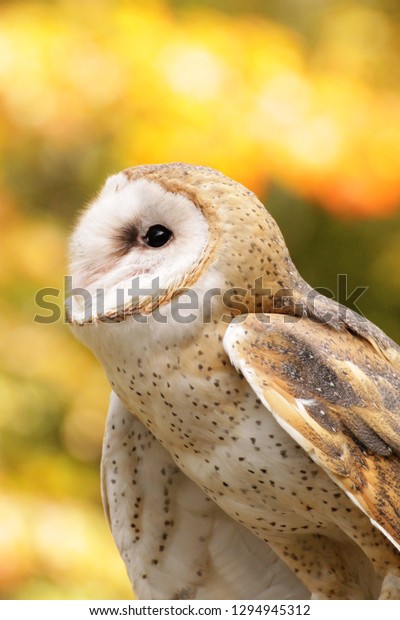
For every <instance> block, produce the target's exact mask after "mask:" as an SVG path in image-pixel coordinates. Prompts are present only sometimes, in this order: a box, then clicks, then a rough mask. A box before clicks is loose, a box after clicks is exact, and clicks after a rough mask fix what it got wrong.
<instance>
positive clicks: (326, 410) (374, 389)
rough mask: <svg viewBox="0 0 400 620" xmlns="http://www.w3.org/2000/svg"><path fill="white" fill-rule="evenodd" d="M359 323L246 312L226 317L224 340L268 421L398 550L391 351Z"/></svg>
mask: <svg viewBox="0 0 400 620" xmlns="http://www.w3.org/2000/svg"><path fill="white" fill-rule="evenodd" d="M364 320H365V319H364ZM364 330H365V332H366V333H368V334H369V337H368V338H364V337H361V336H360V335H356V334H355V333H354V331H350V330H340V331H339V330H337V329H335V328H334V327H330V326H329V325H327V324H321V323H319V322H317V321H314V320H312V319H310V318H305V317H301V318H295V317H288V316H283V315H254V314H253V315H246V316H245V317H238V318H237V319H235V320H234V321H233V322H232V323H231V325H230V326H229V327H228V330H227V332H226V335H225V339H224V346H225V349H226V351H227V353H228V355H229V356H230V359H231V362H232V363H233V364H234V366H235V367H236V368H237V369H238V370H239V371H240V372H241V373H242V374H243V375H244V376H245V378H246V379H247V381H248V382H249V384H250V385H251V387H252V388H253V389H254V391H255V392H256V394H257V396H258V397H259V398H260V400H261V401H262V402H263V404H264V405H265V406H266V407H267V409H268V410H269V411H270V412H271V413H272V414H273V415H274V417H275V418H276V420H277V421H278V423H279V424H280V425H281V426H282V427H283V428H284V429H285V430H286V431H287V432H288V433H289V434H290V435H291V436H292V438H293V439H294V440H295V441H297V442H298V443H299V444H300V445H301V446H302V447H303V448H304V449H305V450H306V451H307V453H308V454H309V455H310V457H311V458H312V459H313V460H314V461H315V462H316V463H318V464H319V465H320V466H321V467H323V468H324V469H325V471H326V472H327V473H328V474H329V475H330V477H331V478H332V479H333V480H334V481H335V482H336V483H337V484H338V485H339V486H340V487H341V488H342V489H343V490H344V491H345V492H346V493H347V494H348V495H349V496H350V497H351V498H352V500H353V501H354V502H355V503H356V504H357V505H358V506H359V507H360V508H361V509H362V510H363V511H364V512H365V513H366V514H367V515H368V516H369V517H370V519H371V521H372V522H373V523H374V524H375V525H376V526H377V527H379V528H380V529H381V530H382V531H383V532H384V533H385V534H386V536H387V537H388V538H389V539H390V540H391V541H392V542H393V543H394V544H395V545H396V547H397V548H398V549H400V458H399V454H400V358H399V357H398V356H397V352H396V351H397V350H396V349H395V348H393V347H392V346H389V347H388V348H386V349H385V347H384V346H383V344H382V343H383V340H382V341H380V342H378V343H377V342H376V341H374V339H373V336H371V334H373V333H374V332H373V330H371V329H370V330H368V329H367V328H364ZM371 340H372V342H373V343H374V346H373V345H372V344H371ZM383 349H385V351H384V352H382V350H383ZM388 351H389V353H388ZM391 351H392V352H393V351H394V353H391Z"/></svg>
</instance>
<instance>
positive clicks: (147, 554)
mask: <svg viewBox="0 0 400 620" xmlns="http://www.w3.org/2000/svg"><path fill="white" fill-rule="evenodd" d="M102 493H103V503H104V508H105V511H106V515H107V518H108V522H109V525H110V528H111V530H112V533H113V536H114V539H115V542H116V544H117V547H118V549H119V552H120V554H121V556H122V559H123V560H124V562H125V565H126V569H127V572H128V575H129V577H130V579H131V582H132V586H133V589H134V591H135V594H136V595H137V596H138V597H139V598H141V599H247V598H248V599H308V598H309V597H310V595H309V593H308V592H307V590H306V589H305V588H304V587H303V586H302V584H301V583H300V581H299V580H298V579H297V577H296V576H295V575H294V574H293V573H292V572H291V571H290V570H289V569H288V568H287V566H286V565H285V564H284V563H283V562H282V561H281V560H280V559H279V558H278V557H277V556H276V555H275V553H274V552H273V551H272V549H271V548H270V547H269V546H268V545H267V544H266V543H264V542H263V541H262V540H260V539H259V538H256V537H255V536H254V534H252V533H251V532H250V531H249V530H247V529H245V528H244V527H243V526H241V525H240V524H238V523H236V522H235V521H233V520H232V519H231V518H230V517H229V516H228V515H226V514H225V513H224V512H223V511H222V510H221V509H220V508H219V507H218V506H217V505H216V504H215V503H214V502H213V501H212V500H210V499H209V498H208V497H207V496H206V495H205V494H204V492H203V491H202V490H201V489H200V488H199V487H197V486H196V485H195V483H193V482H192V481H191V480H189V478H187V477H186V476H185V474H183V473H182V472H181V471H180V469H178V467H177V466H176V465H175V463H174V462H173V460H172V458H171V457H170V455H169V453H168V452H167V451H166V450H165V449H164V448H163V446H162V445H161V444H160V443H159V442H158V441H157V440H156V439H155V438H154V436H153V435H152V434H151V433H150V432H149V431H148V430H147V428H146V427H145V426H144V425H143V424H142V423H141V422H140V421H139V420H138V419H137V418H135V417H134V416H133V415H132V414H131V413H130V412H129V411H127V409H126V408H125V407H124V405H123V404H122V403H121V401H120V400H119V399H118V398H117V396H116V395H115V394H112V396H111V403H110V410H109V413H108V418H107V425H106V433H105V437H104V445H103V455H102Z"/></svg>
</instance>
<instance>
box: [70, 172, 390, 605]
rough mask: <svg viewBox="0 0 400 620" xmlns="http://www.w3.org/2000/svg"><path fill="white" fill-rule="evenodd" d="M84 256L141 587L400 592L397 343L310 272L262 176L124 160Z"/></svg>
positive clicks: (83, 301) (121, 532)
mask: <svg viewBox="0 0 400 620" xmlns="http://www.w3.org/2000/svg"><path fill="white" fill-rule="evenodd" d="M70 271H71V274H72V285H73V290H72V291H71V298H70V301H69V303H68V310H67V313H68V319H69V322H70V323H71V327H72V331H73V333H74V334H75V335H76V336H77V338H78V339H80V340H81V341H82V342H83V343H84V344H85V345H87V346H88V347H89V348H90V349H91V350H92V351H93V352H94V353H95V355H96V356H97V358H98V359H99V361H100V363H101V364H102V366H103V367H104V370H105V372H106V375H107V377H108V380H109V382H110V384H111V388H112V395H111V402H110V409H109V414H108V419H107V424H106V432H105V439H104V446H103V455H102V492H103V501H104V506H105V511H106V515H107V518H108V521H109V524H110V527H111V529H112V533H113V536H114V538H115V541H116V544H117V546H118V549H119V551H120V553H121V556H122V558H123V559H124V561H125V564H126V567H127V571H128V574H129V577H130V579H131V581H132V585H133V588H134V591H135V593H136V594H137V596H138V597H140V598H147V599H163V598H164V599H184V598H191V599H207V598H211V599H213V598H215V599H232V598H233V599H258V598H264V599H306V598H309V597H312V598H320V599H340V598H341V599H355V598H399V595H400V554H399V550H400V512H399V511H400V501H399V497H400V456H399V454H400V432H399V431H400V418H399V416H400V348H399V347H398V345H397V344H395V343H394V342H393V341H392V340H390V339H389V338H388V337H387V336H386V335H385V334H384V333H383V332H381V331H380V330H379V329H378V328H377V327H376V326H374V325H372V324H371V323H370V322H369V321H367V320H366V319H365V318H363V317H361V316H359V315H358V314H356V313H354V312H352V311H350V310H348V309H347V308H344V307H343V306H340V305H339V304H337V303H336V302H334V301H332V300H329V299H327V298H325V297H323V296H321V295H317V294H316V292H315V291H313V290H312V289H311V288H310V287H309V286H308V285H307V284H306V283H305V282H304V280H303V279H302V278H301V276H300V275H299V273H298V272H297V270H296V268H295V266H294V265H293V263H292V261H291V259H290V256H289V253H288V250H287V248H286V245H285V242H284V240H283V238H282V235H281V233H280V231H279V229H278V227H277V225H276V223H275V222H274V220H273V219H272V218H271V216H270V215H269V214H268V212H267V211H266V209H265V208H264V206H263V205H262V204H261V203H260V202H259V201H258V199H257V198H256V196H255V195H254V194H253V193H252V192H251V191H249V190H248V189H246V188H245V187H243V186H242V185H240V184H238V183H236V182H234V181H233V180H231V179H229V178H227V177H226V176H224V175H223V174H221V173H219V172H217V171H215V170H213V169H210V168H204V167H198V166H191V165H186V164H167V165H154V166H139V167H136V168H130V169H127V170H125V171H123V172H120V173H118V174H116V175H114V176H112V177H110V178H109V179H108V181H107V182H106V184H105V186H104V188H103V189H102V190H101V192H100V193H99V195H98V196H97V198H96V199H95V200H94V201H93V202H92V203H91V204H90V205H89V206H88V207H87V209H86V210H85V211H84V212H83V214H82V216H81V217H80V219H79V221H78V223H77V226H76V229H75V232H74V233H73V235H72V238H71V243H70Z"/></svg>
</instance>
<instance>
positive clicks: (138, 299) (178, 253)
mask: <svg viewBox="0 0 400 620" xmlns="http://www.w3.org/2000/svg"><path fill="white" fill-rule="evenodd" d="M70 273H71V274H72V282H71V284H72V293H73V294H72V296H71V302H70V304H69V305H68V309H67V313H68V317H69V320H70V321H71V322H73V323H78V324H84V323H93V322H96V321H115V322H117V321H121V320H123V319H125V318H127V316H131V315H133V314H137V313H140V314H146V313H147V314H150V313H152V312H154V311H155V310H156V309H160V310H161V309H162V308H166V307H168V306H170V305H171V304H173V303H174V300H176V299H177V298H179V297H181V296H182V295H187V294H188V293H187V291H188V290H190V291H192V292H193V291H194V292H195V294H196V295H198V302H199V305H201V298H202V296H204V294H206V292H207V291H210V290H219V291H220V298H221V300H223V302H222V301H221V303H220V305H221V306H222V305H225V306H227V307H228V309H229V306H231V310H232V315H233V314H235V312H236V313H237V304H236V310H235V309H234V307H235V303H234V301H233V300H234V298H235V295H236V297H237V295H239V296H240V295H241V296H242V298H243V301H244V302H245V305H244V306H243V307H244V308H245V311H247V312H249V311H254V310H255V309H264V310H265V309H266V308H265V307H264V308H261V306H260V305H257V304H259V301H258V300H257V294H255V295H253V294H250V291H252V292H254V287H255V284H256V283H257V281H258V282H259V283H260V279H261V280H262V287H263V290H267V291H270V292H271V296H273V295H274V293H276V292H277V291H278V290H282V289H289V290H294V291H296V290H297V289H298V288H299V286H300V284H299V283H301V279H300V277H299V275H298V273H297V271H296V269H295V267H294V265H293V263H292V261H291V260H290V257H289V253H288V250H287V248H286V245H285V242H284V240H283V238H282V235H281V233H280V231H279V229H278V227H277V225H276V223H275V222H274V220H273V219H272V218H271V216H270V215H269V214H268V212H267V211H266V209H265V208H264V206H263V205H262V204H261V203H260V201H259V200H258V199H257V197H256V196H255V195H254V194H253V193H252V192H251V191H249V190H248V189H246V188H245V187H243V186H242V185H240V184H239V183H236V182H235V181H233V180H231V179H229V178H227V177H226V176H224V175H223V174H222V173H220V172H217V171H215V170H213V169H211V168H205V167H200V166H191V165H187V164H179V163H177V164H166V165H152V166H139V167H136V168H128V169H127V170H124V171H123V172H120V173H118V174H115V175H113V176H111V177H110V178H109V179H108V180H107V182H106V183H105V185H104V187H103V189H102V190H101V191H100V193H99V194H98V196H97V197H96V198H95V200H94V201H93V202H92V203H91V204H89V206H88V207H87V208H86V209H85V210H84V212H83V214H82V215H81V217H80V219H79V221H78V223H77V226H76V229H75V232H74V233H73V235H72V238H71V243H70ZM300 288H301V286H300ZM227 291H230V292H231V294H230V295H227V294H226V292H227ZM267 297H268V295H267ZM192 301H193V300H192ZM236 301H237V299H236ZM217 305H218V304H217Z"/></svg>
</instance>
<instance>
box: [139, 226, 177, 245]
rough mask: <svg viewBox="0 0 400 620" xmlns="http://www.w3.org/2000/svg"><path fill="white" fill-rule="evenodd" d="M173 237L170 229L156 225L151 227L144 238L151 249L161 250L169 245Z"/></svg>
mask: <svg viewBox="0 0 400 620" xmlns="http://www.w3.org/2000/svg"><path fill="white" fill-rule="evenodd" d="M171 237H172V232H171V231H170V230H168V228H165V226H163V225H162V224H155V225H154V226H150V228H149V230H148V231H147V233H146V234H145V236H144V241H145V243H146V244H147V245H148V246H150V247H151V248H161V246H163V245H165V244H166V243H168V241H169V240H170V239H171Z"/></svg>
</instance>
